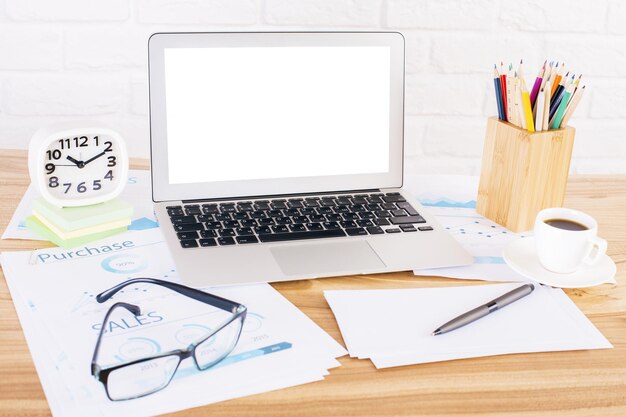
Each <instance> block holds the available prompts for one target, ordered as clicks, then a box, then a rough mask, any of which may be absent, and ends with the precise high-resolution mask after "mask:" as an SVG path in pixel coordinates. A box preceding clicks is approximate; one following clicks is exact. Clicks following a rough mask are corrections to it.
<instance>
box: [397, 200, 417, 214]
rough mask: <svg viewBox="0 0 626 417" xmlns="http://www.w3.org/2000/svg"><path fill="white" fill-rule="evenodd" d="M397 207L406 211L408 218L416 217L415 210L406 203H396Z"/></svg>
mask: <svg viewBox="0 0 626 417" xmlns="http://www.w3.org/2000/svg"><path fill="white" fill-rule="evenodd" d="M398 207H399V208H401V209H404V210H406V212H407V213H409V215H410V216H417V215H418V214H419V213H418V212H417V210H415V209H414V208H413V206H412V205H411V204H409V203H407V202H406V201H405V202H403V203H398Z"/></svg>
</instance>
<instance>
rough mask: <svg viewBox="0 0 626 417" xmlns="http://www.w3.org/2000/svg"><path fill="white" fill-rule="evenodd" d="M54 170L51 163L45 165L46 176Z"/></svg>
mask: <svg viewBox="0 0 626 417" xmlns="http://www.w3.org/2000/svg"><path fill="white" fill-rule="evenodd" d="M55 168H56V167H55V166H54V164H52V163H48V164H46V174H48V175H50V174H52V173H53V172H54V170H55Z"/></svg>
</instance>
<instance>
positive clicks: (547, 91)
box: [541, 80, 552, 130]
mask: <svg viewBox="0 0 626 417" xmlns="http://www.w3.org/2000/svg"><path fill="white" fill-rule="evenodd" d="M551 90H552V81H550V80H548V82H547V83H546V86H545V94H546V96H545V97H544V100H543V121H542V122H541V127H542V129H543V130H548V129H549V126H548V123H549V121H550V91H551Z"/></svg>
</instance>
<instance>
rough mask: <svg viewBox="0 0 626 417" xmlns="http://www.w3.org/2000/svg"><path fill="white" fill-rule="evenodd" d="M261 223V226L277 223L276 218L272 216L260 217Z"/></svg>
mask: <svg viewBox="0 0 626 417" xmlns="http://www.w3.org/2000/svg"><path fill="white" fill-rule="evenodd" d="M259 224H260V225H261V226H271V225H273V224H275V223H274V219H272V218H265V219H259Z"/></svg>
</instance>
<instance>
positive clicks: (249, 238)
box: [235, 235, 259, 245]
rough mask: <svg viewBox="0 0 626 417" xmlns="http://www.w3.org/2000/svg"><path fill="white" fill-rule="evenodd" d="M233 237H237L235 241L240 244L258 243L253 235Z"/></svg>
mask: <svg viewBox="0 0 626 417" xmlns="http://www.w3.org/2000/svg"><path fill="white" fill-rule="evenodd" d="M235 239H237V243H239V244H242V245H243V244H246V243H259V239H257V237H256V236H254V235H247V236H237V237H236V238H235Z"/></svg>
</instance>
